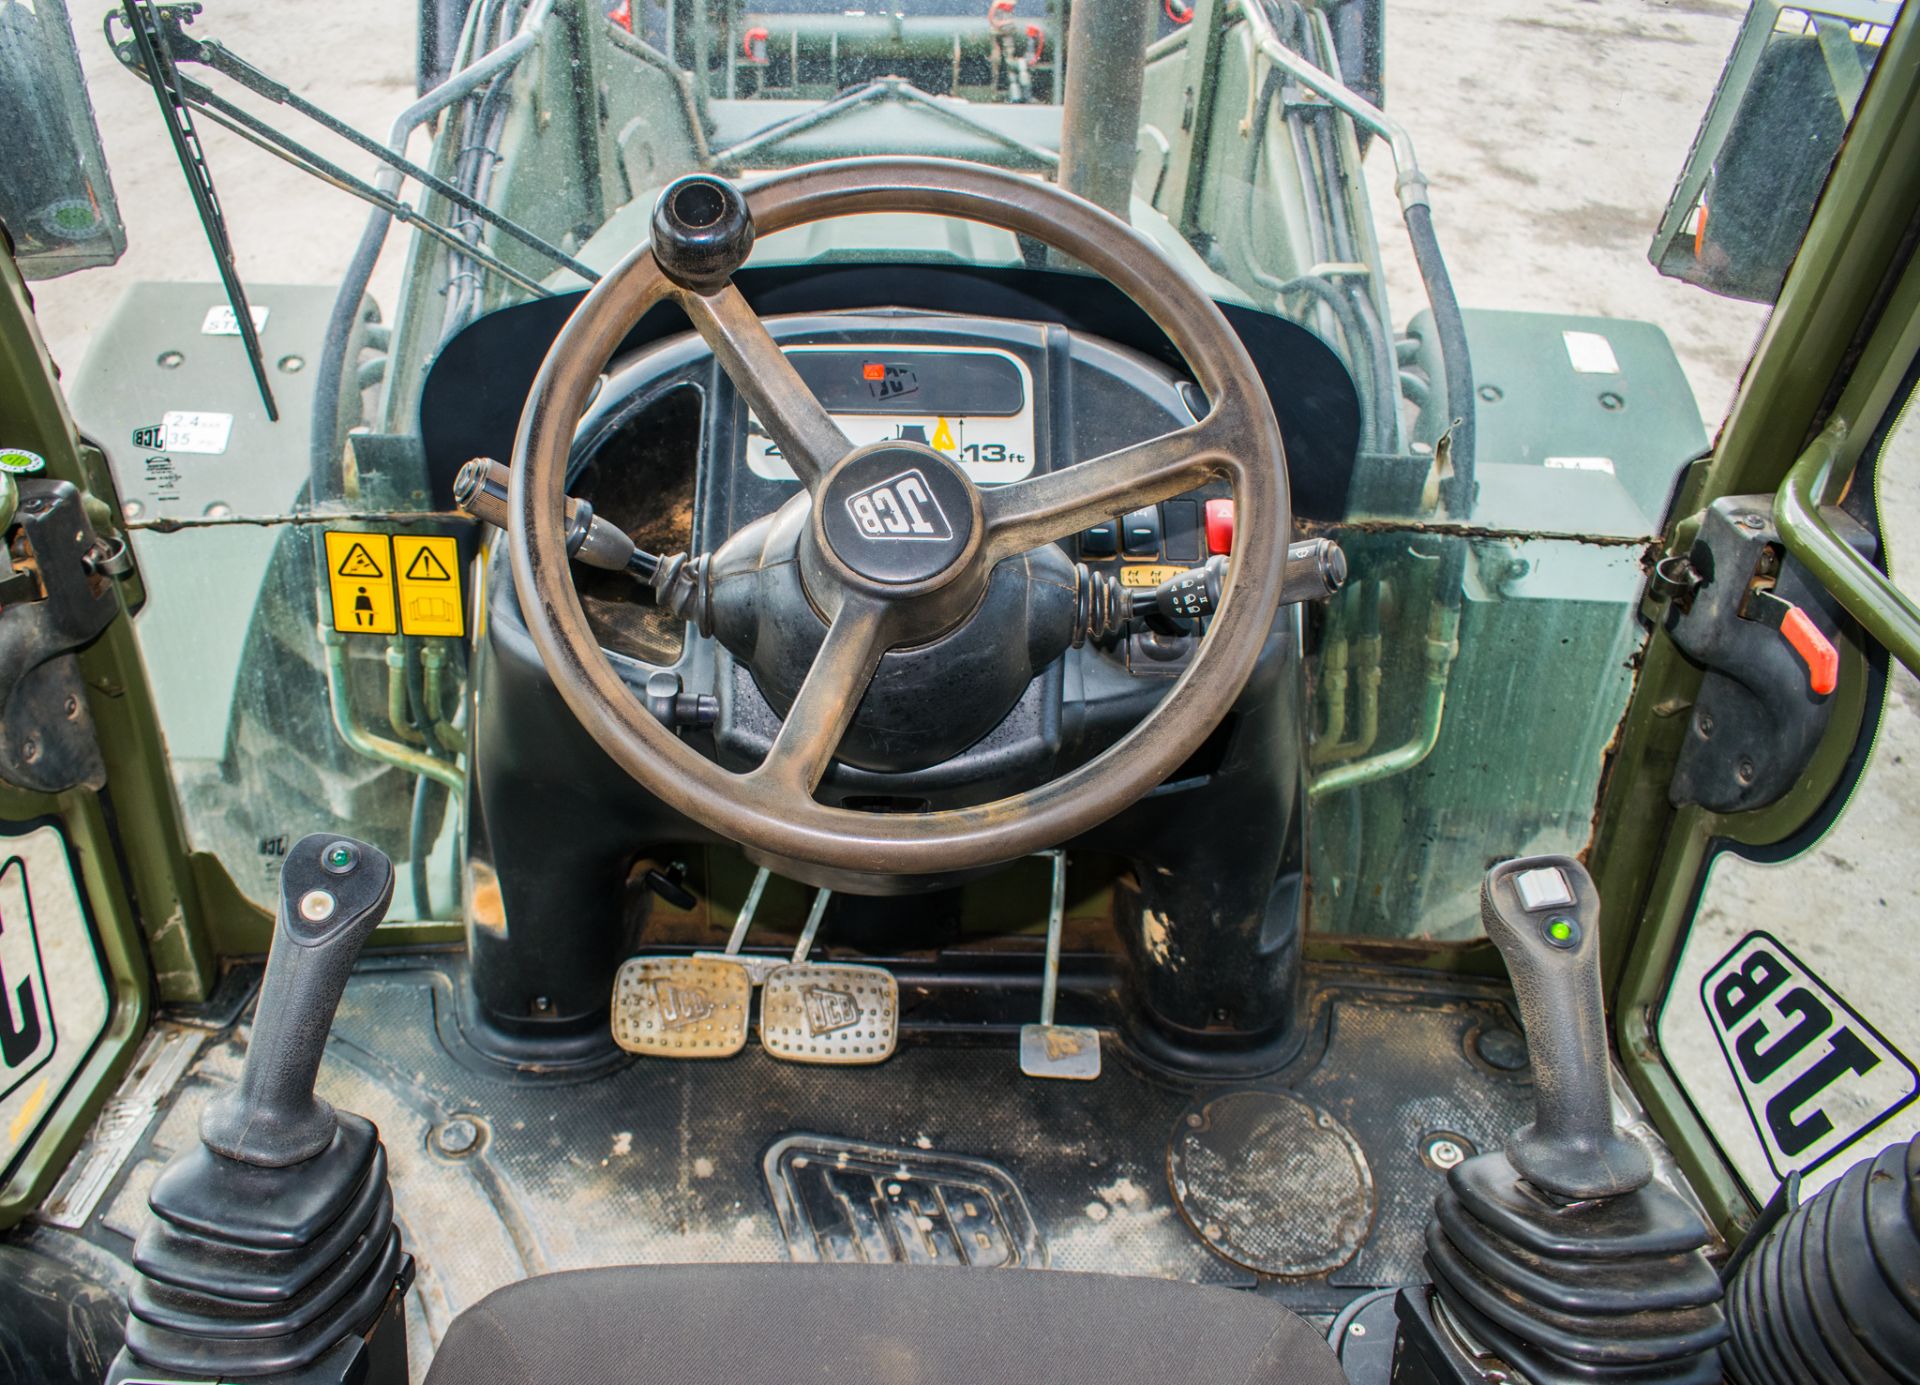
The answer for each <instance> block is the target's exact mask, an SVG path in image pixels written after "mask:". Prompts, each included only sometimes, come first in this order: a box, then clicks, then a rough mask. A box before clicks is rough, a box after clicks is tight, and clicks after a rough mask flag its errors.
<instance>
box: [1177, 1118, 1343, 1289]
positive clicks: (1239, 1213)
mask: <svg viewBox="0 0 1920 1385" xmlns="http://www.w3.org/2000/svg"><path fill="white" fill-rule="evenodd" d="M1167 1172H1168V1175H1169V1176H1170V1177H1171V1179H1172V1180H1173V1196H1174V1201H1175V1202H1176V1203H1177V1204H1178V1205H1179V1208H1180V1214H1181V1215H1182V1216H1184V1217H1185V1218H1186V1219H1187V1221H1188V1222H1190V1223H1191V1224H1192V1226H1193V1229H1194V1230H1195V1231H1196V1232H1198V1233H1199V1235H1200V1238H1201V1239H1202V1240H1203V1241H1205V1242H1206V1243H1207V1244H1208V1245H1209V1246H1211V1247H1212V1248H1213V1249H1214V1250H1215V1251H1217V1252H1218V1253H1219V1254H1221V1255H1224V1256H1225V1257H1226V1258H1227V1259H1229V1260H1231V1261H1233V1262H1234V1263H1235V1264H1237V1265H1244V1266H1246V1267H1247V1268H1248V1269H1250V1270H1257V1271H1259V1272H1260V1273H1261V1274H1272V1275H1281V1276H1285V1277H1287V1278H1293V1279H1302V1278H1308V1277H1311V1276H1313V1275H1321V1274H1327V1273H1329V1272H1330V1271H1333V1270H1337V1269H1339V1268H1340V1267H1341V1266H1342V1265H1344V1264H1346V1263H1347V1261H1349V1260H1351V1259H1353V1257H1354V1256H1355V1255H1356V1254H1358V1253H1359V1251H1360V1247H1361V1246H1363V1245H1365V1244H1366V1240H1367V1237H1368V1235H1369V1234H1370V1233H1371V1231H1372V1229H1373V1214H1374V1194H1373V1173H1372V1171H1371V1170H1370V1169H1369V1168H1368V1167H1367V1156H1366V1154H1365V1152H1364V1151H1362V1150H1361V1148H1360V1142H1359V1141H1358V1140H1356V1139H1354V1137H1353V1133H1352V1132H1351V1131H1349V1130H1348V1129H1347V1128H1346V1126H1344V1125H1342V1124H1341V1123H1340V1122H1339V1121H1338V1120H1336V1119H1334V1117H1333V1115H1332V1114H1331V1113H1330V1112H1327V1111H1325V1110H1322V1109H1321V1108H1320V1107H1318V1106H1316V1105H1314V1104H1313V1103H1312V1102H1310V1101H1306V1100H1303V1099H1302V1098H1300V1097H1297V1096H1294V1095H1292V1094H1290V1093H1287V1092H1233V1093H1230V1094H1228V1095H1226V1096H1223V1097H1217V1098H1215V1099H1214V1100H1212V1101H1209V1102H1207V1103H1206V1104H1205V1105H1204V1106H1201V1107H1199V1108H1198V1109H1196V1110H1193V1111H1189V1112H1188V1113H1187V1114H1186V1116H1184V1117H1183V1118H1182V1120H1181V1123H1180V1125H1179V1126H1177V1127H1176V1128H1175V1130H1174V1133H1173V1146H1172V1148H1171V1149H1169V1150H1168V1151H1167Z"/></svg>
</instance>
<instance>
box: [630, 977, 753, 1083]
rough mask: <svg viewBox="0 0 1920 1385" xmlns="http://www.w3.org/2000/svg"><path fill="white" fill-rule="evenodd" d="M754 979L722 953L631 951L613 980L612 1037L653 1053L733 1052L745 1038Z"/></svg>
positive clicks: (683, 1055) (728, 1054)
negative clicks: (656, 954) (637, 954)
mask: <svg viewBox="0 0 1920 1385" xmlns="http://www.w3.org/2000/svg"><path fill="white" fill-rule="evenodd" d="M752 1001H753V981H752V978H751V977H750V976H749V975H748V972H747V969H746V968H745V967H744V966H742V965H741V964H740V963H738V962H730V961H727V960H726V959H724V958H719V959H713V958H705V957H631V958H628V959H627V961H625V962H624V963H622V964H621V966H620V971H619V973H618V974H617V975H616V976H615V977H614V982H613V1041H614V1042H615V1043H616V1044H618V1045H620V1047H621V1048H623V1049H625V1050H626V1051H627V1052H628V1053H639V1054H643V1055H645V1056H647V1057H650V1058H730V1057H732V1056H733V1055H734V1054H736V1053H738V1052H739V1051H740V1050H741V1049H743V1048H745V1047H746V1044H747V1010H748V1007H749V1005H750V1004H751V1003H752Z"/></svg>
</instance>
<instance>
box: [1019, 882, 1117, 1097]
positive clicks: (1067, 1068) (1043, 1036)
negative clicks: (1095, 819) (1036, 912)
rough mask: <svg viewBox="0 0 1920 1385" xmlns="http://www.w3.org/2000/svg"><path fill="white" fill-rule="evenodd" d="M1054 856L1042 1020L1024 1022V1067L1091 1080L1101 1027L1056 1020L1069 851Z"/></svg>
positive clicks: (1030, 1071) (1096, 1064)
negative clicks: (1054, 1012)
mask: <svg viewBox="0 0 1920 1385" xmlns="http://www.w3.org/2000/svg"><path fill="white" fill-rule="evenodd" d="M1047 854H1048V855H1050V856H1052V857H1053V896H1052V899H1051V900H1050V901H1049V904H1048V907H1047V969H1046V974H1045V976H1044V977H1043V978H1042V980H1041V984H1040V1023H1038V1024H1023V1025H1021V1026H1020V1071H1021V1072H1023V1073H1025V1074H1026V1075H1027V1076H1028V1077H1057V1078H1065V1079H1067V1080H1069V1081H1074V1082H1091V1081H1093V1079H1094V1078H1096V1077H1098V1076H1099V1075H1100V1031H1099V1030H1098V1029H1087V1028H1083V1027H1081V1026H1079V1025H1073V1024H1055V1023H1054V1022H1053V1005H1054V1000H1055V999H1056V998H1057V997H1058V995H1059V993H1060V936H1061V934H1062V933H1064V932H1065V931H1066V923H1067V853H1066V852H1064V851H1052V852H1048V853H1047Z"/></svg>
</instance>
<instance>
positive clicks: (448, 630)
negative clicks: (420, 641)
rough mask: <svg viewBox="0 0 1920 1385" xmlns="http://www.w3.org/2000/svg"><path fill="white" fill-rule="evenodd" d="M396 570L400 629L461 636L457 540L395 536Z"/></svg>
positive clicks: (464, 628) (411, 632) (425, 633)
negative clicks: (398, 589)
mask: <svg viewBox="0 0 1920 1385" xmlns="http://www.w3.org/2000/svg"><path fill="white" fill-rule="evenodd" d="M393 561H394V565H395V571H397V572H398V573H399V574H400V578H399V581H400V629H401V630H402V631H403V632H404V633H406V634H409V635H456V636H457V635H462V634H465V633H466V622H465V620H464V619H463V618H462V614H461V609H460V581H459V579H458V577H456V576H455V574H456V573H457V572H459V570H460V552H459V545H458V543H457V542H456V541H455V540H454V539H451V538H447V537H444V536H439V535H432V536H421V535H414V534H400V535H396V536H395V538H394V540H393Z"/></svg>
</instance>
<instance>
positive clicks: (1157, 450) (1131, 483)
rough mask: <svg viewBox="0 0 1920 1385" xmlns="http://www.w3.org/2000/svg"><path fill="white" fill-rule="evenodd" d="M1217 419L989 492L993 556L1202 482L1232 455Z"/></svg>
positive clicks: (984, 500) (984, 503) (986, 504)
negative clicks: (1222, 436) (1224, 444)
mask: <svg viewBox="0 0 1920 1385" xmlns="http://www.w3.org/2000/svg"><path fill="white" fill-rule="evenodd" d="M1215 417H1216V416H1215V415H1212V414H1209V415H1208V416H1207V417H1206V418H1203V419H1201V420H1200V421H1199V422H1198V423H1195V424H1193V425H1192V426H1191V427H1188V428H1182V429H1181V430H1180V431H1178V432H1177V433H1163V434H1161V435H1160V436H1159V437H1157V438H1149V439H1148V440H1147V441H1145V442H1138V443H1134V444H1133V445H1132V446H1129V447H1123V448H1120V449H1119V450H1118V451H1115V452H1108V453H1106V454H1105V455H1103V456H1099V457H1094V458H1092V459H1090V460H1088V461H1084V462H1078V463H1076V464H1074V465H1073V466H1070V467H1065V468H1063V469H1062V470H1059V471H1050V472H1048V473H1046V474H1045V475H1042V476H1032V477H1029V478H1028V479H1026V480H1024V481H1016V482H1014V483H1013V484H1011V485H1006V486H998V487H996V488H994V489H993V490H989V491H983V492H982V493H981V496H980V503H981V508H982V510H983V511H984V512H985V515H986V522H987V538H986V544H987V560H988V561H989V562H998V561H1000V560H1001V559H1002V558H1011V557H1013V556H1014V555H1015V554H1017V553H1025V552H1028V551H1030V550H1032V549H1035V548H1038V547H1040V545H1042V544H1045V543H1053V542H1055V541H1056V540H1059V539H1064V538H1066V537H1067V536H1068V535H1069V534H1077V533H1079V532H1080V531H1081V530H1082V529H1087V528H1090V527H1092V526H1093V525H1096V524H1099V523H1101V522H1103V521H1105V520H1107V519H1111V518H1112V517H1113V516H1114V515H1117V514H1121V513H1124V512H1125V511H1127V510H1137V509H1140V508H1142V507H1144V506H1147V505H1153V504H1157V503H1158V502H1160V501H1162V500H1170V499H1172V498H1173V497H1174V496H1176V495H1180V494H1182V493H1183V492H1186V491H1190V490H1192V489H1193V488H1194V487H1195V486H1198V485H1200V484H1201V483H1202V482H1204V481H1206V480H1207V478H1208V477H1209V476H1211V475H1212V474H1213V473H1215V472H1216V471H1219V470H1220V469H1221V468H1222V466H1223V465H1224V464H1225V463H1227V462H1229V461H1231V460H1232V454H1231V453H1230V452H1229V451H1228V450H1227V449H1226V448H1225V447H1224V446H1223V445H1222V442H1221V440H1220V434H1221V433H1222V432H1223V431H1224V429H1222V428H1221V426H1220V425H1219V424H1217V423H1216V422H1215V421H1214V420H1215Z"/></svg>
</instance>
